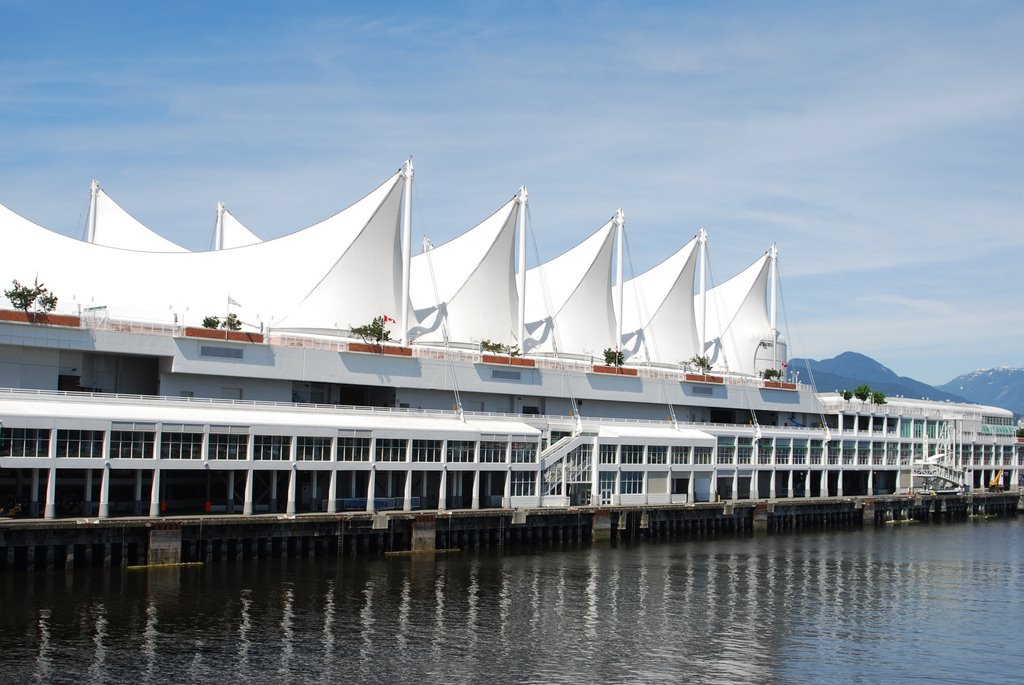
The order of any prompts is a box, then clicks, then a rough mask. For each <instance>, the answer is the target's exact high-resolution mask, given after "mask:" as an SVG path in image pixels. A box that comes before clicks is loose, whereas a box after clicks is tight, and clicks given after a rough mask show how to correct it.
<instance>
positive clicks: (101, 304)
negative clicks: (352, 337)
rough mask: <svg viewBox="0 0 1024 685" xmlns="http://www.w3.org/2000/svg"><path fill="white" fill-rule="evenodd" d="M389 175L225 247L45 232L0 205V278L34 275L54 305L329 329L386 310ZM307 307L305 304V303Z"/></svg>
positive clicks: (188, 320)
mask: <svg viewBox="0 0 1024 685" xmlns="http://www.w3.org/2000/svg"><path fill="white" fill-rule="evenodd" d="M399 181H400V175H399V174H397V173H396V174H395V175H394V176H392V177H391V178H389V179H388V180H387V181H385V182H384V184H382V185H381V186H380V187H378V188H377V189H376V190H374V191H373V192H371V193H370V194H369V195H367V196H366V197H364V198H363V199H362V200H359V201H358V202H356V203H355V204H353V205H352V206H350V207H349V208H348V209H345V210H344V211H342V212H339V213H338V214H335V215H334V216H332V217H330V218H328V219H326V220H324V221H322V222H320V223H318V224H316V225H314V226H311V227H309V228H307V229H305V230H302V231H298V232H296V233H293V234H291V235H287V236H284V237H281V238H277V239H275V240H268V241H264V242H261V243H258V244H255V245H249V246H246V247H239V248H236V249H233V250H220V251H209V252H138V251H130V250H124V249H117V248H113V247H107V246H103V245H97V244H92V243H87V242H82V241H78V240H74V239H72V238H68V237H66V236H63V235H60V234H58V233H54V232H52V231H49V230H47V229H44V228H42V227H40V226H37V225H35V224H33V223H32V222H30V221H28V220H27V219H24V218H22V217H20V216H18V215H17V214H15V213H14V212H12V211H10V210H9V209H7V208H6V207H3V206H2V205H0V282H5V283H10V281H11V279H13V278H17V279H19V280H20V281H21V282H28V283H31V282H33V281H34V279H35V278H37V277H38V279H39V281H41V282H43V283H44V284H45V285H46V286H47V288H49V290H50V291H51V292H53V293H54V294H55V295H57V296H58V298H59V306H58V311H72V312H74V311H75V310H76V309H77V308H78V307H83V308H86V307H95V308H105V310H106V313H107V315H108V316H111V317H113V318H133V319H139V320H150V321H157V322H171V321H174V320H178V321H179V322H180V323H185V324H188V325H199V324H200V323H201V321H202V319H203V318H204V317H205V316H208V315H215V316H223V315H224V314H225V313H226V310H227V306H228V299H229V298H230V299H231V300H233V301H234V302H235V303H237V304H234V305H232V308H231V312H232V313H235V314H237V315H238V317H239V318H240V319H241V320H242V321H244V322H247V323H249V324H250V325H252V326H254V327H258V326H259V325H260V323H261V322H267V323H270V324H271V325H274V324H275V323H280V326H281V327H282V328H293V329H298V330H306V331H326V330H330V331H336V330H338V329H344V328H347V327H348V325H349V324H352V323H355V324H358V323H365V322H367V321H369V320H370V319H372V318H373V316H375V315H377V314H379V313H381V312H383V311H392V312H394V311H396V310H397V303H398V295H397V290H398V287H399V286H398V285H395V284H396V283H397V282H398V281H400V278H396V277H395V274H396V273H399V274H400V266H398V262H399V256H398V254H399V241H398V224H399V208H400V204H401V202H400V200H401V194H402V184H401V183H400V182H399ZM314 305H315V306H314Z"/></svg>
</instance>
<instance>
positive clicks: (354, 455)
mask: <svg viewBox="0 0 1024 685" xmlns="http://www.w3.org/2000/svg"><path fill="white" fill-rule="evenodd" d="M338 461H370V439H369V438H338Z"/></svg>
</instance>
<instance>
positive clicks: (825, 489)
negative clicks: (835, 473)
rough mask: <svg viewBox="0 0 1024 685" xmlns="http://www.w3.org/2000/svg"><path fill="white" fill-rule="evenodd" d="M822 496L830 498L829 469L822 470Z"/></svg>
mask: <svg viewBox="0 0 1024 685" xmlns="http://www.w3.org/2000/svg"><path fill="white" fill-rule="evenodd" d="M821 496H822V497H828V469H822V470H821Z"/></svg>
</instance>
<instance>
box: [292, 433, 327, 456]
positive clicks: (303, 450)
mask: <svg viewBox="0 0 1024 685" xmlns="http://www.w3.org/2000/svg"><path fill="white" fill-rule="evenodd" d="M295 459H296V461H330V460H331V439H330V438H321V437H311V436H308V435H300V436H299V438H298V440H296V443H295Z"/></svg>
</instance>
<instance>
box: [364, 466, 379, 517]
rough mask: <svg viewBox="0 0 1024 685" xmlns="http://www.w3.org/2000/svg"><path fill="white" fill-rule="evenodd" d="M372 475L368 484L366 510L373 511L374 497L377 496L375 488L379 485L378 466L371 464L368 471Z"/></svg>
mask: <svg viewBox="0 0 1024 685" xmlns="http://www.w3.org/2000/svg"><path fill="white" fill-rule="evenodd" d="M368 475H369V476H370V478H369V482H367V484H366V511H368V512H371V513H372V512H373V499H374V497H375V494H374V490H375V489H376V485H377V482H376V481H377V466H376V465H371V466H370V470H369V472H368Z"/></svg>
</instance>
